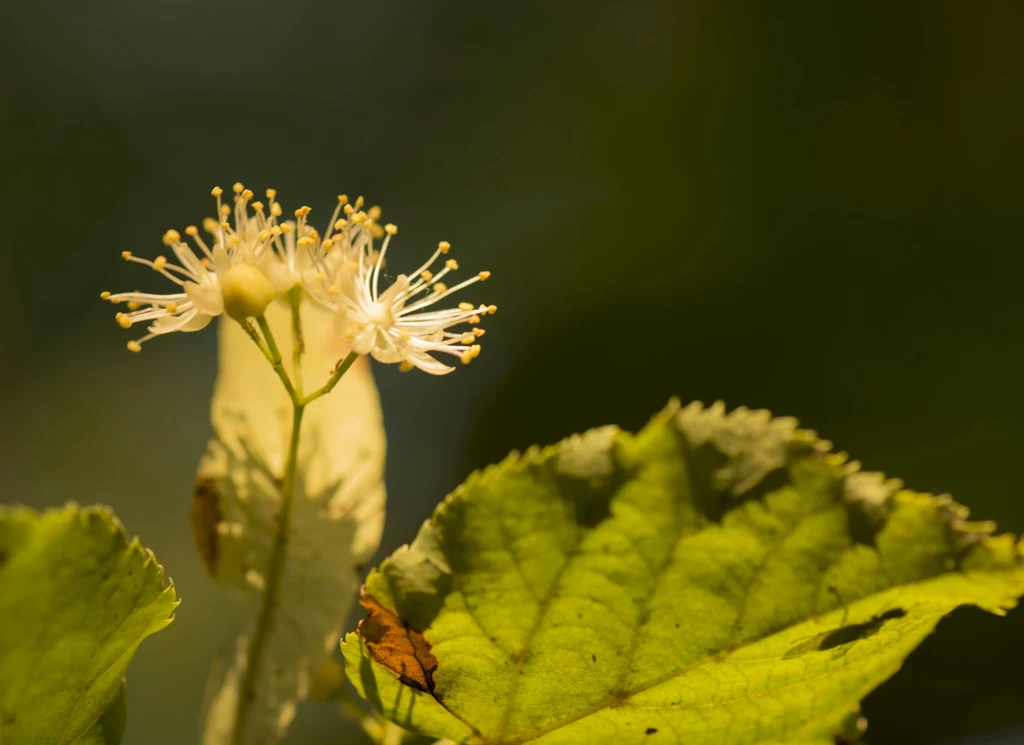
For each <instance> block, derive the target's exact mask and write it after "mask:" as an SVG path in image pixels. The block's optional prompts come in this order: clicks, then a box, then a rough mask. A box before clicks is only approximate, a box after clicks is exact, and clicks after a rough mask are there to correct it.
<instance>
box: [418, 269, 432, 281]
mask: <svg viewBox="0 0 1024 745" xmlns="http://www.w3.org/2000/svg"><path fill="white" fill-rule="evenodd" d="M420 276H421V277H422V278H423V281H424V282H429V281H430V280H432V279H433V278H434V273H433V272H432V271H430V270H429V269H424V270H423V271H422V272H420Z"/></svg>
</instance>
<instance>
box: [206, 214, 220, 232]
mask: <svg viewBox="0 0 1024 745" xmlns="http://www.w3.org/2000/svg"><path fill="white" fill-rule="evenodd" d="M219 227H220V223H219V222H217V221H216V220H214V219H213V218H212V217H207V218H205V219H204V220H203V230H205V231H206V232H207V233H209V234H210V235H216V234H217V230H218V229H219Z"/></svg>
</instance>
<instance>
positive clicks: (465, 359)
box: [459, 349, 473, 365]
mask: <svg viewBox="0 0 1024 745" xmlns="http://www.w3.org/2000/svg"><path fill="white" fill-rule="evenodd" d="M459 359H460V360H462V364H463V365H468V364H469V363H470V362H472V361H473V352H471V351H470V350H468V349H467V350H466V351H465V352H463V353H462V354H461V355H460V356H459Z"/></svg>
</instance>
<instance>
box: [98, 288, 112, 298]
mask: <svg viewBox="0 0 1024 745" xmlns="http://www.w3.org/2000/svg"><path fill="white" fill-rule="evenodd" d="M100 300H110V293H109V292H108V291H107V290H104V291H103V292H101V293H100Z"/></svg>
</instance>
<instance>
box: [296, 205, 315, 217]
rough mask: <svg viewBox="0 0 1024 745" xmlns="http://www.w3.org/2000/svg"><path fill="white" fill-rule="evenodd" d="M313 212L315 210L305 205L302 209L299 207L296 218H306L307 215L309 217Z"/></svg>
mask: <svg viewBox="0 0 1024 745" xmlns="http://www.w3.org/2000/svg"><path fill="white" fill-rule="evenodd" d="M312 211H313V210H312V209H311V208H310V207H306V206H305V205H303V206H302V207H299V208H298V209H297V210H295V216H296V217H305V216H306V215H308V214H309V213H310V212H312Z"/></svg>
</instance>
